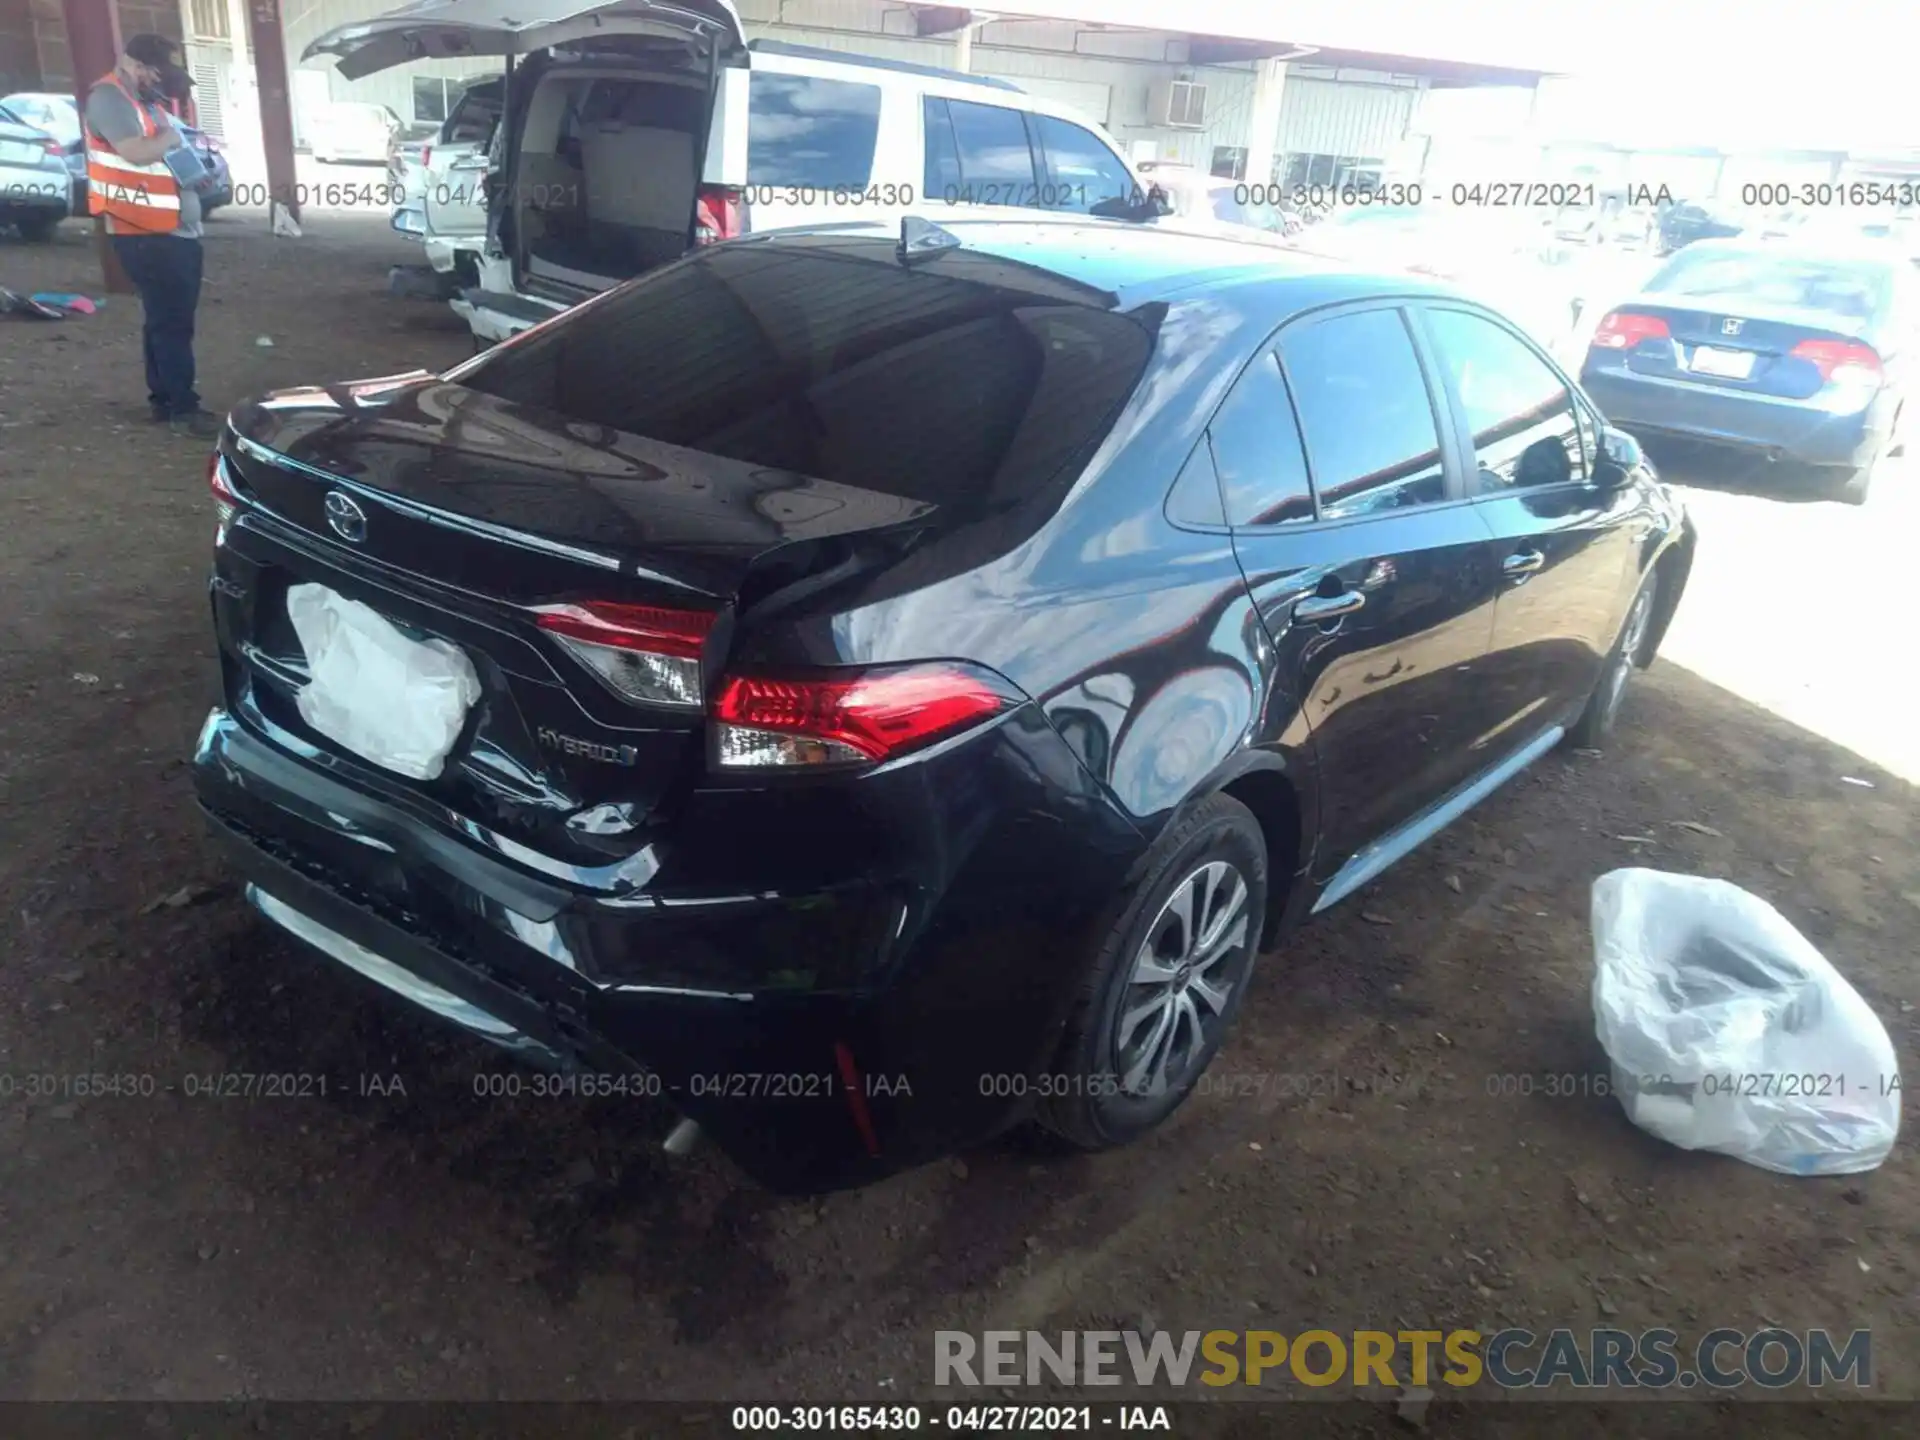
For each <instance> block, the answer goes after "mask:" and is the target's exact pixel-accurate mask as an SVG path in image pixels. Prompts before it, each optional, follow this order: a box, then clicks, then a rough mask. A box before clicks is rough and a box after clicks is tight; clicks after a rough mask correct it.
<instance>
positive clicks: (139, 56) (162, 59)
mask: <svg viewBox="0 0 1920 1440" xmlns="http://www.w3.org/2000/svg"><path fill="white" fill-rule="evenodd" d="M124 48H125V50H126V53H127V58H128V59H131V60H138V61H139V62H140V63H141V64H142V65H151V66H152V67H153V68H154V69H156V70H164V69H166V68H167V67H168V66H170V65H172V64H173V52H174V50H175V49H176V48H177V47H175V45H174V43H173V41H171V40H169V39H167V37H166V36H164V35H155V34H152V33H151V32H143V33H141V34H139V35H130V36H128V37H127V43H126V45H125V47H124Z"/></svg>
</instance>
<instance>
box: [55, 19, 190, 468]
mask: <svg viewBox="0 0 1920 1440" xmlns="http://www.w3.org/2000/svg"><path fill="white" fill-rule="evenodd" d="M173 49H174V47H173V42H172V41H170V40H168V39H167V38H166V37H165V36H162V35H135V36H132V37H130V38H129V39H128V41H127V44H126V49H125V51H124V53H122V55H121V57H120V63H119V64H118V65H116V66H115V67H114V68H113V70H112V71H111V72H110V73H109V74H106V75H103V76H101V77H100V79H99V80H97V81H96V82H95V83H94V86H93V88H92V90H90V91H89V92H88V93H87V109H86V134H87V208H88V210H90V211H91V212H92V213H93V214H95V215H104V216H105V217H106V225H107V233H108V235H109V236H110V237H111V240H112V244H113V250H114V254H115V255H117V256H118V257H119V259H120V265H121V268H122V269H124V270H125V271H126V272H127V278H128V279H130V280H132V281H133V283H134V287H135V288H136V289H138V290H139V292H140V305H141V308H142V309H143V310H144V312H145V314H146V328H145V331H144V334H143V336H142V348H143V350H144V353H145V357H146V363H147V405H148V408H149V409H150V411H151V412H152V415H153V418H154V419H155V420H156V421H164V422H165V423H166V424H167V425H168V426H169V428H171V429H172V430H173V431H174V433H175V434H179V435H188V436H191V437H193V438H195V439H200V440H209V439H212V438H213V437H214V436H215V435H217V434H218V433H219V429H220V420H219V417H218V416H216V415H213V414H210V413H209V412H207V411H205V410H203V409H201V408H200V396H199V393H198V392H197V391H196V390H195V389H194V388H193V320H194V312H195V310H197V309H198V308H199V305H200V197H199V195H198V194H197V193H196V191H195V189H194V187H193V186H192V185H183V184H182V183H181V182H180V181H179V180H178V179H176V178H175V176H174V172H173V170H172V169H171V168H170V167H169V166H168V164H167V162H166V156H167V155H168V153H169V152H170V151H174V150H177V149H180V148H181V146H182V141H181V138H180V132H179V131H178V130H176V129H174V127H173V123H172V121H171V119H170V118H169V117H168V114H167V111H166V109H165V108H164V105H165V99H166V96H165V90H164V83H165V77H166V72H167V71H168V70H169V69H170V68H172V67H173V65H174V59H173Z"/></svg>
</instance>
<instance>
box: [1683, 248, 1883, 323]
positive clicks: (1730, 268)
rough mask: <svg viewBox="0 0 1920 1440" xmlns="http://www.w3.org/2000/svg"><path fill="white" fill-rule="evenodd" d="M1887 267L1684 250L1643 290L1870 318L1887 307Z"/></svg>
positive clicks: (1697, 298)
mask: <svg viewBox="0 0 1920 1440" xmlns="http://www.w3.org/2000/svg"><path fill="white" fill-rule="evenodd" d="M1892 284H1893V276H1892V274H1891V273H1890V272H1889V271H1888V269H1887V268H1886V267H1885V266H1881V265H1874V264H1871V263H1869V262H1863V261H1847V260H1838V259H1836V260H1826V259H1821V258H1820V257H1818V256H1810V255H1806V256H1803V255H1783V254H1771V255H1769V254H1765V253H1758V252H1749V251H1725V250H1722V251H1695V250H1683V251H1681V252H1680V254H1679V255H1678V256H1676V257H1675V258H1674V260H1673V262H1672V263H1671V264H1670V265H1668V266H1667V268H1666V269H1665V270H1663V271H1661V272H1660V273H1659V274H1658V275H1656V276H1654V278H1653V281H1652V283H1650V284H1649V285H1648V286H1647V289H1648V290H1650V291H1653V292H1656V293H1658V294H1662V295H1672V296H1675V297H1683V298H1686V299H1689V300H1715V301H1720V300H1726V301H1735V300H1744V301H1747V302H1749V303H1751V304H1761V305H1784V306H1790V307H1792V308H1794V309H1799V310H1818V311H1822V312H1824V313H1826V314H1829V315H1840V316H1844V317H1846V318H1847V319H1849V320H1871V319H1873V318H1874V317H1875V316H1877V315H1879V314H1880V312H1881V311H1882V310H1884V309H1885V308H1886V306H1887V303H1888V301H1889V299H1890V297H1891V292H1892Z"/></svg>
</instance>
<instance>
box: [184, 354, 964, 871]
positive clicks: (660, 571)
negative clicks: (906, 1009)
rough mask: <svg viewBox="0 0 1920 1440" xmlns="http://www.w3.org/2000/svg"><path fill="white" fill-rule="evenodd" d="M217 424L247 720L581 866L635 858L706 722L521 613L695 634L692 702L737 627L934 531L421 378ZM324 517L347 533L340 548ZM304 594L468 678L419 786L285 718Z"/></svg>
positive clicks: (814, 484) (905, 509) (896, 504)
mask: <svg viewBox="0 0 1920 1440" xmlns="http://www.w3.org/2000/svg"><path fill="white" fill-rule="evenodd" d="M232 426H233V430H234V436H233V438H231V439H230V440H228V441H227V442H226V443H225V447H224V450H223V453H224V455H225V457H226V466H227V474H228V476H229V478H230V480H231V481H232V482H233V484H234V487H235V489H236V490H237V491H238V492H239V494H240V496H241V499H242V500H243V501H244V502H245V505H244V506H243V508H242V511H241V516H242V518H241V519H240V520H239V521H237V522H236V523H235V524H234V525H233V526H232V527H230V530H229V535H228V540H227V543H226V544H225V545H224V546H223V547H222V558H221V565H222V567H223V568H222V577H223V578H224V579H226V580H227V581H228V582H230V583H229V587H228V588H224V589H223V588H222V587H221V586H219V585H216V593H217V594H218V595H219V596H220V597H221V598H220V599H219V601H218V603H219V604H220V605H222V606H223V607H225V608H224V611H223V614H224V623H223V629H224V630H225V631H226V632H227V633H229V634H230V635H231V636H232V637H233V640H234V645H233V647H232V648H234V649H236V650H237V651H238V656H239V659H240V660H241V662H242V664H243V665H245V666H246V667H247V671H248V676H247V678H248V681H249V682H250V687H251V696H252V701H253V703H254V704H255V706H256V708H257V709H258V710H259V712H260V713H261V714H262V715H263V716H264V717H265V719H266V720H267V721H269V722H270V723H272V724H273V725H276V726H278V727H280V728H282V729H283V730H286V731H290V732H292V733H293V734H294V735H296V736H297V737H298V739H299V740H300V741H302V742H304V743H306V744H309V745H313V746H315V747H317V748H320V749H323V750H328V751H331V752H332V753H333V754H335V755H337V756H339V757H340V759H341V760H342V761H344V762H345V763H347V764H349V765H355V766H356V768H357V770H358V772H359V773H360V774H362V775H363V777H364V778H365V779H366V780H367V781H368V783H369V784H370V785H371V786H373V787H374V788H382V789H386V790H396V789H397V790H402V791H406V790H411V791H418V792H425V795H426V797H427V798H429V799H431V800H434V801H437V802H439V803H441V804H444V805H445V806H447V807H448V808H450V809H451V810H453V811H455V812H457V813H459V814H461V815H463V816H465V817H467V818H469V819H472V820H475V821H478V822H480V823H482V824H484V825H486V826H488V827H489V828H490V829H493V830H496V831H498V832H500V833H503V834H506V835H509V836H512V837H514V838H516V839H518V840H520V841H523V842H525V843H528V844H531V845H533V846H535V847H537V848H538V849H539V850H540V851H541V852H542V853H544V854H547V855H552V856H555V857H559V858H569V859H572V860H576V861H580V862H583V863H584V862H589V861H593V860H595V859H596V857H598V859H601V860H604V859H605V858H606V856H607V855H608V854H609V853H630V852H631V850H633V849H635V848H637V847H638V846H639V845H640V844H641V843H644V839H645V837H646V835H647V833H648V831H649V829H650V823H649V822H651V821H654V820H655V819H657V818H658V815H659V813H660V811H661V810H662V809H663V807H666V806H668V805H670V803H671V801H672V799H673V797H674V796H675V795H676V794H677V793H679V792H680V791H682V790H684V788H685V787H686V786H688V785H690V784H692V783H693V782H694V781H695V780H697V779H698V777H699V776H700V775H701V774H702V773H703V772H704V769H705V763H706V761H705V733H706V722H705V715H704V711H703V710H702V709H701V708H698V707H690V708H679V709H675V708H668V707H661V706H647V705H642V704H637V703H635V702H634V701H632V700H630V699H628V698H627V697H625V696H623V695H621V694H620V693H619V692H618V691H617V690H616V689H615V688H614V687H613V686H612V685H611V684H610V683H608V682H607V681H605V680H603V679H602V678H601V677H600V675H599V674H597V673H596V672H595V671H594V669H593V668H592V667H591V666H589V665H588V664H587V663H585V662H584V661H583V660H581V659H580V658H579V656H578V655H577V653H576V652H574V651H572V650H570V649H569V648H568V646H567V645H566V644H565V643H563V642H562V641H561V639H560V638H559V636H557V635H555V634H553V633H549V632H548V631H546V630H543V629H542V627H541V625H540V623H539V621H540V616H539V615H538V614H537V613H535V607H540V606H547V607H552V606H563V605H579V604H582V603H586V602H598V603H602V604H608V603H610V604H614V605H627V606H653V607H662V608H665V609H668V610H675V611H686V610H693V611H702V612H709V613H714V614H716V615H717V619H716V621H715V623H714V627H713V630H712V632H711V634H710V636H709V639H708V642H707V645H706V652H705V655H704V657H703V659H702V661H701V662H700V663H701V664H702V667H703V670H704V678H705V680H706V682H707V684H708V686H709V688H710V687H711V684H712V681H713V680H714V678H715V677H716V676H717V675H718V673H719V668H720V666H721V664H722V663H723V662H724V659H725V656H726V651H727V645H728V642H729V640H730V638H731V634H732V630H733V626H734V616H735V613H736V611H738V610H739V609H741V608H742V607H743V606H745V605H749V604H751V603H752V602H753V600H754V599H755V598H756V597H758V596H760V595H764V594H767V593H770V592H771V591H774V590H778V589H780V588H781V587H783V586H784V585H786V584H788V583H790V582H792V581H794V580H797V579H800V578H803V577H805V576H807V575H809V574H814V573H818V572H820V571H822V570H826V569H830V568H832V567H834V566H843V565H846V564H847V563H848V562H849V557H850V556H851V555H853V554H854V553H855V552H856V550H858V549H859V547H862V546H871V547H877V548H878V549H882V550H885V549H886V548H887V547H888V546H889V545H893V546H897V545H898V544H899V543H901V541H902V539H903V538H904V537H905V536H906V535H910V534H912V533H914V532H915V531H916V530H918V529H919V528H920V527H921V526H922V525H923V524H924V523H925V522H926V521H927V520H928V518H929V517H930V516H931V515H932V514H933V512H934V507H932V506H930V505H926V504H924V503H920V502H916V501H911V500H905V499H899V498H896V497H893V496H888V495H882V494H877V493H875V492H871V491H865V490H858V489H854V488H851V487H848V486H845V485H837V484H832V483H830V482H827V481H823V480H814V479H810V478H808V477H805V476H800V475H794V474H790V473H786V472H781V471H775V470H770V469H768V468H766V467H763V466H755V465H750V464H746V463H744V462H740V461H734V460H729V459H726V458H723V457H720V456H715V455H708V454H704V453H701V452H698V451H692V450H687V449H684V448H681V447H677V446H672V445H665V444H659V443H656V442H652V441H647V440H643V439H640V438H638V437H636V436H632V435H623V434H621V433H620V432H617V431H613V430H609V429H606V428H605V427H599V426H592V425H582V424H578V423H570V422H567V421H565V420H563V419H560V418H558V417H555V416H551V415H545V414H540V413H534V412H530V411H529V410H528V409H527V408H526V407H523V406H518V405H515V404H513V403H511V402H507V401H502V400H499V399H495V398H493V397H491V396H488V395H484V394H482V393H480V392H478V391H474V390H470V389H467V388H465V387H463V386H460V385H458V384H455V383H451V382H447V381H443V380H439V379H437V378H434V377H431V376H420V377H395V378H394V379H392V380H389V381H385V382H365V383H363V384H361V385H357V386H334V387H330V388H327V389H312V390H297V391H289V392H282V393H280V394H278V395H274V396H270V397H267V398H265V399H263V400H260V401H257V402H252V403H249V404H246V405H243V406H241V407H239V408H238V409H236V410H235V411H234V413H233V417H232ZM343 499H344V501H345V502H350V505H348V506H345V507H343V503H342V502H343ZM330 502H331V503H330ZM343 513H344V514H346V515H349V516H354V515H356V514H357V517H358V518H357V519H356V520H355V521H354V523H353V524H352V525H351V526H348V527H346V528H342V526H339V525H336V524H334V523H333V520H334V519H335V518H336V517H337V516H338V515H340V514H343ZM229 566H233V567H237V568H236V570H235V572H234V573H233V574H228V573H227V569H226V567H229ZM308 582H312V583H318V584H322V585H325V586H327V587H328V588H329V589H332V590H334V591H336V592H338V593H340V594H342V595H345V596H346V597H347V598H349V599H352V600H358V601H360V602H362V603H364V604H367V605H370V606H372V607H373V608H374V609H375V610H377V611H379V612H380V613H381V614H382V615H383V616H385V617H386V618H387V619H388V620H389V621H391V622H393V623H394V624H396V625H398V626H399V627H401V629H402V630H403V632H405V633H408V634H410V635H413V636H414V637H415V638H420V639H426V638H440V639H444V640H447V641H450V642H452V643H453V644H455V645H458V646H459V647H460V648H461V649H462V651H464V652H465V653H466V654H467V655H468V656H469V658H470V659H472V661H473V662H474V665H475V668H476V670H477V672H478V674H479V676H480V680H481V688H482V692H483V693H482V698H481V700H480V701H479V703H478V704H477V705H476V706H475V707H474V709H473V712H472V714H471V715H470V717H469V721H468V728H467V730H466V731H465V732H464V733H463V735H462V738H461V741H460V742H459V744H458V745H457V746H456V748H455V750H454V752H453V754H452V756H451V757H450V758H449V760H448V762H447V765H446V768H445V770H444V772H443V773H442V774H441V775H440V777H439V778H437V779H435V780H432V781H421V782H415V781H411V780H405V779H402V778H400V777H398V776H395V775H392V774H390V773H387V772H383V771H380V770H379V769H378V767H376V766H374V765H373V764H372V763H371V762H366V761H357V760H356V757H353V756H351V755H348V754H346V753H345V752H343V751H342V750H341V748H340V747H338V746H336V745H333V744H331V742H329V741H327V740H326V739H325V737H323V736H320V735H318V734H317V733H316V732H314V731H312V730H311V729H310V728H309V727H307V726H306V725H305V724H304V722H303V721H302V720H301V719H300V716H299V713H298V701H297V696H298V693H299V690H300V688H301V686H302V685H303V684H304V683H306V681H307V678H308V670H307V666H306V657H305V654H304V652H303V650H302V649H301V647H300V644H299V640H298V637H297V636H296V635H295V634H294V633H293V629H292V624H291V621H290V620H289V618H288V615H287V610H286V592H287V591H288V590H289V589H290V588H292V587H293V586H294V585H297V584H302V583H308Z"/></svg>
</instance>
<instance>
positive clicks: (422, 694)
mask: <svg viewBox="0 0 1920 1440" xmlns="http://www.w3.org/2000/svg"><path fill="white" fill-rule="evenodd" d="M287 618H288V619H289V620H291V621H292V622H293V633H294V634H295V635H297V636H299V637H300V648H301V649H302V650H304V651H305V652H306V655H307V669H308V671H309V673H310V674H311V675H312V677H313V679H312V682H311V683H310V684H308V685H306V686H304V687H302V689H301V691H300V698H299V702H298V703H299V706H300V718H301V719H303V720H305V721H306V722H307V723H308V724H309V725H311V726H313V728H314V729H316V730H318V731H319V732H320V733H321V734H322V735H325V736H327V737H328V738H330V739H333V740H337V741H339V742H340V743H341V744H342V745H344V746H346V747H347V748H348V749H349V750H351V751H353V752H354V753H355V754H356V755H363V756H365V757H366V758H367V759H369V760H371V761H373V762H374V763H375V764H377V765H384V766H385V767H386V768H387V769H389V770H394V771H398V772H399V773H400V774H402V775H407V776H410V777H412V778H413V779H415V780H432V779H435V778H437V777H438V776H439V774H440V770H441V767H442V766H443V765H445V764H446V759H447V756H448V754H449V753H450V752H451V751H452V750H453V746H454V742H455V741H456V740H458V739H459V738H460V731H461V729H462V727H464V726H465V724H466V723H467V711H468V710H469V709H470V708H471V707H472V705H473V703H474V701H476V700H478V699H479V698H480V677H479V676H478V675H477V674H476V673H475V672H474V668H473V662H472V661H471V660H469V659H468V658H467V657H466V655H465V653H464V652H463V651H461V649H460V648H459V647H458V646H456V645H450V644H448V643H447V642H446V641H445V640H413V639H409V638H408V637H407V636H405V635H403V634H401V633H400V631H398V630H397V629H395V628H394V626H393V625H392V624H391V623H390V622H389V621H388V620H387V619H386V617H384V616H383V615H381V614H380V613H379V612H378V611H376V610H374V609H372V608H371V607H370V606H366V605H362V604H361V603H360V602H359V601H358V600H349V599H347V598H346V597H345V596H344V595H336V594H335V593H334V592H333V591H331V590H329V589H327V588H326V587H325V586H324V585H295V586H293V587H292V588H291V589H289V590H288V591H287Z"/></svg>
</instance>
